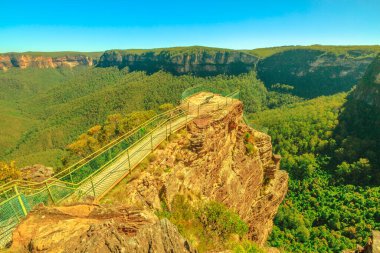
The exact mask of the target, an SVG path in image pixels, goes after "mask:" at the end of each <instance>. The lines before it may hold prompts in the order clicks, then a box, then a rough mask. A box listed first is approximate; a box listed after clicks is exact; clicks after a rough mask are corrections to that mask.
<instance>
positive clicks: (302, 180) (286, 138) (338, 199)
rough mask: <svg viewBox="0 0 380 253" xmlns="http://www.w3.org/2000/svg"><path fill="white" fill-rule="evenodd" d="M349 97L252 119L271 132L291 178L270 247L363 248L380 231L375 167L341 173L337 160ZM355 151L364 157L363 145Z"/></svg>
mask: <svg viewBox="0 0 380 253" xmlns="http://www.w3.org/2000/svg"><path fill="white" fill-rule="evenodd" d="M345 98H346V94H344V93H343V94H337V95H334V96H329V97H320V98H316V99H313V100H309V101H305V102H302V103H296V104H293V105H290V106H284V107H281V108H277V109H272V110H266V111H263V112H259V113H255V114H253V115H252V116H251V120H252V121H253V123H254V124H259V125H262V126H265V127H268V128H269V132H268V133H269V135H271V137H272V141H273V145H274V150H275V152H276V153H279V154H281V155H282V157H283V159H282V163H281V168H282V169H285V170H286V171H288V172H289V175H290V183H289V192H288V195H287V197H286V199H285V201H284V202H283V204H282V206H281V207H280V210H279V212H278V214H277V217H276V219H275V228H274V230H273V232H272V235H271V238H270V240H269V243H270V244H271V245H272V246H275V247H280V248H284V249H285V250H287V251H289V252H316V251H318V252H341V251H342V250H343V249H347V248H355V246H356V244H361V245H364V244H365V243H366V242H367V239H368V237H369V236H370V234H371V230H372V229H380V202H379V198H380V187H379V186H378V184H377V186H371V187H369V186H370V185H369V184H370V182H371V181H370V180H369V179H370V178H371V177H375V175H376V174H375V171H371V170H374V168H371V166H372V165H375V164H372V165H371V162H370V160H369V159H368V158H367V157H362V158H359V159H357V160H356V161H355V162H353V163H351V164H349V166H350V167H349V170H348V171H342V170H343V167H344V166H346V164H348V163H347V162H342V161H340V160H339V158H337V156H336V154H337V152H340V149H341V148H342V147H341V146H340V144H339V143H340V142H339V141H338V140H337V139H336V136H335V135H334V131H335V130H336V129H337V128H338V127H339V125H340V124H342V123H343V122H342V121H340V118H339V115H341V113H342V111H343V110H344V105H345V101H346V99H345ZM351 148H352V150H351V154H357V153H360V152H361V151H360V150H361V147H360V146H352V147H351ZM340 162H342V163H341V164H340ZM344 173H349V174H347V175H345V174H344ZM345 178H350V180H349V181H348V182H349V183H351V184H346V183H347V182H346V181H345V180H342V179H345Z"/></svg>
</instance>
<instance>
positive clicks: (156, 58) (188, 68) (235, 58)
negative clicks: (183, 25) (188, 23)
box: [97, 47, 258, 76]
mask: <svg viewBox="0 0 380 253" xmlns="http://www.w3.org/2000/svg"><path fill="white" fill-rule="evenodd" d="M257 61H258V58H257V57H256V56H253V55H251V54H247V53H244V52H239V51H233V50H222V49H220V50H211V49H210V50H208V49H207V50H206V49H203V48H195V49H194V50H192V48H191V47H189V48H188V50H185V51H183V52H176V51H174V52H173V50H169V49H168V50H165V49H163V50H160V51H154V50H152V51H149V50H147V51H145V52H139V53H134V52H133V51H128V50H126V51H118V50H110V51H106V52H105V53H104V54H103V55H102V56H101V57H100V61H99V63H98V65H97V66H99V67H110V66H117V67H119V68H124V67H128V68H129V69H130V70H132V71H134V70H142V71H146V72H148V73H153V72H156V71H159V70H165V71H168V72H170V73H172V74H175V75H180V74H194V75H198V76H209V75H218V74H241V73H246V72H249V71H250V70H252V69H254V66H255V64H256V63H257Z"/></svg>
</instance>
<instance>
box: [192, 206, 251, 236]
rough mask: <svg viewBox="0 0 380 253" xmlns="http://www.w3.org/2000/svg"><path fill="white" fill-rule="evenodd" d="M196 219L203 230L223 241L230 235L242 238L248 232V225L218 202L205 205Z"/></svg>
mask: <svg viewBox="0 0 380 253" xmlns="http://www.w3.org/2000/svg"><path fill="white" fill-rule="evenodd" d="M198 217H199V219H200V221H201V222H202V224H203V226H204V227H205V229H207V230H208V231H210V232H213V233H215V234H217V235H218V236H220V237H221V238H223V239H226V238H228V237H229V236H230V235H231V234H237V235H239V236H243V235H245V234H246V233H247V232H248V225H247V224H246V223H245V222H244V221H243V220H242V219H241V218H240V217H239V215H238V214H236V213H234V212H232V211H230V210H228V209H227V208H226V207H225V206H224V205H222V204H220V203H218V202H214V201H212V202H209V203H207V204H205V205H204V206H203V207H202V208H201V209H200V210H199V213H198Z"/></svg>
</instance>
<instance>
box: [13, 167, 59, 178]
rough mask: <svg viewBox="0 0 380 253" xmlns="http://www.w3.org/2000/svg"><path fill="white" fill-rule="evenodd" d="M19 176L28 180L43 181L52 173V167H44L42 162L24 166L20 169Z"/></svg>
mask: <svg viewBox="0 0 380 253" xmlns="http://www.w3.org/2000/svg"><path fill="white" fill-rule="evenodd" d="M20 172H21V178H22V179H23V180H26V181H29V182H43V181H44V180H46V179H48V178H51V177H52V176H53V175H54V169H53V168H52V167H46V166H44V165H42V164H35V165H31V166H26V167H24V168H21V169H20Z"/></svg>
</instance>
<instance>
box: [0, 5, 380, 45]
mask: <svg viewBox="0 0 380 253" xmlns="http://www.w3.org/2000/svg"><path fill="white" fill-rule="evenodd" d="M0 8H1V9H2V10H1V11H0V52H11V51H13V52H22V51H69V50H70V51H103V50H107V49H115V48H120V49H126V48H157V47H171V46H190V45H203V46H214V47H224V48H235V49H250V48H257V47H270V46H281V45H311V44H328V45H359V44H360V45H374V44H380V29H379V28H380V0H303V1H301V0H281V1H280V0H261V1H256V0H251V1H246V0H235V1H225V0H219V1H213V0H203V1H200V0H188V1H181V0H177V1H165V0H161V1H159V0H157V1H146V0H139V1H129V0H124V1H122V0H103V1H100V0H91V1H88V0H82V1H81V0H76V1H74V0H49V1H39V0H33V1H31V0H19V1H13V0H0Z"/></svg>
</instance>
